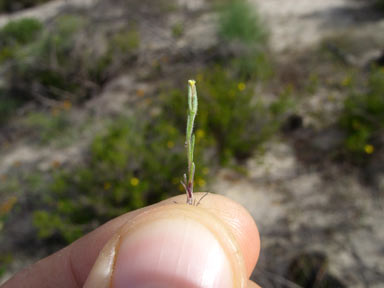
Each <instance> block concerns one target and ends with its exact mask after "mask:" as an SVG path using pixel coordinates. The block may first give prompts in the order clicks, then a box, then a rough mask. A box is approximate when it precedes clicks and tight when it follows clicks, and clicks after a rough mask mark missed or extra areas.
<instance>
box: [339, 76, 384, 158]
mask: <svg viewBox="0 0 384 288" xmlns="http://www.w3.org/2000/svg"><path fill="white" fill-rule="evenodd" d="M383 95H384V70H383V69H382V68H379V69H377V68H375V69H374V70H373V71H372V72H371V73H370V75H369V77H368V80H367V81H366V82H365V83H364V85H363V87H354V89H352V91H351V92H350V95H349V96H348V97H347V99H346V100H345V103H344V110H343V113H342V116H341V119H340V125H341V127H342V128H343V129H344V130H345V131H346V132H347V138H346V141H345V149H346V152H348V153H350V154H351V156H353V157H357V158H358V159H361V158H362V157H366V156H367V155H368V156H369V155H371V154H374V153H375V150H378V149H380V148H381V147H382V145H383V144H384V143H382V139H381V137H382V135H383V131H384V97H383ZM364 155H365V156H364Z"/></svg>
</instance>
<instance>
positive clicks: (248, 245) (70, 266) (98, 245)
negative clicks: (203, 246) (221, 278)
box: [2, 193, 260, 288]
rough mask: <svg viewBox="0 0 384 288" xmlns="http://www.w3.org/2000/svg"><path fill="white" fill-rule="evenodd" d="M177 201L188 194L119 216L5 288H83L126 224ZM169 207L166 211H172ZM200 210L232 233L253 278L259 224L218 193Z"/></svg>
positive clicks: (247, 271) (201, 205) (180, 200)
mask: <svg viewBox="0 0 384 288" xmlns="http://www.w3.org/2000/svg"><path fill="white" fill-rule="evenodd" d="M202 195H204V193H196V195H195V197H196V198H197V199H200V197H201V196H202ZM175 202H176V203H185V195H179V196H176V197H173V198H170V199H167V200H165V201H162V202H160V203H157V204H155V205H151V206H148V207H145V208H142V209H138V210H135V211H132V212H130V213H127V214H124V215H122V216H120V217H117V218H115V219H113V220H111V221H109V222H107V223H106V224H104V225H102V226H100V227H99V228H97V229H96V230H94V231H92V232H91V233H89V234H87V235H86V236H84V237H82V238H80V239H79V240H77V241H76V242H74V243H72V244H71V245H69V246H67V247H66V248H64V249H62V250H60V251H58V252H57V253H55V254H53V255H51V256H49V257H47V258H44V259H42V260H40V261H39V262H37V263H36V264H34V265H32V266H31V267H29V268H27V269H25V270H23V271H21V272H19V273H17V274H16V275H15V276H14V277H13V278H11V279H10V280H9V281H8V282H6V283H5V284H4V285H3V286H2V288H16V287H18V288H21V287H41V288H48V287H55V288H60V287H63V288H64V287H66V288H75V287H76V288H77V287H83V285H84V283H85V281H86V279H87V277H88V274H89V272H90V270H91V268H92V266H93V264H94V263H95V261H96V259H97V257H98V255H99V252H100V251H101V249H102V248H103V247H104V246H105V244H106V243H107V242H108V240H110V239H111V238H112V237H113V236H114V235H116V233H118V232H119V231H120V229H121V228H122V227H123V226H124V225H125V224H126V223H129V221H130V220H132V219H133V218H135V217H138V216H139V215H144V214H143V213H144V212H145V213H146V215H149V216H150V215H151V212H152V211H155V210H156V209H157V208H159V207H161V206H166V205H167V207H172V205H169V204H174V205H177V204H175ZM167 207H165V209H168V208H167ZM199 208H202V209H205V210H206V211H207V212H209V213H212V214H214V215H215V217H217V218H219V219H220V220H221V221H222V223H223V225H225V226H226V228H227V229H228V230H229V231H230V232H231V233H232V235H233V236H234V239H235V241H236V242H237V244H238V247H239V248H240V251H241V252H242V255H243V258H244V264H245V270H246V271H245V273H246V275H247V277H249V276H250V275H251V273H252V271H253V269H254V267H255V265H256V262H257V260H258V257H259V251H260V238H259V232H258V230H257V227H256V224H255V223H254V221H253V219H252V217H251V216H250V215H249V213H248V212H247V210H245V209H244V208H243V207H242V206H240V205H239V204H238V203H236V202H234V201H232V200H230V199H228V198H226V197H223V196H220V195H215V194H209V195H208V196H207V197H205V198H204V199H203V201H201V203H200V205H199ZM169 209H172V208H169ZM199 221H202V222H204V221H205V220H204V218H203V219H201V220H199ZM247 287H250V288H255V287H259V286H258V285H257V284H255V283H254V282H252V281H249V282H248V286H247Z"/></svg>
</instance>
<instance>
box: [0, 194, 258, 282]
mask: <svg viewBox="0 0 384 288" xmlns="http://www.w3.org/2000/svg"><path fill="white" fill-rule="evenodd" d="M202 195H203V194H201V193H196V199H199V198H200V197H201V196H202ZM174 202H176V203H184V202H185V195H180V196H176V197H173V198H170V199H167V200H165V201H162V202H160V203H157V204H155V205H152V206H148V207H145V208H142V209H139V210H136V211H132V212H130V213H127V214H124V215H122V216H120V217H118V218H115V219H113V220H111V221H109V222H108V223H106V224H104V225H102V226H101V227H99V228H98V229H96V230H94V231H93V232H91V233H89V234H87V235H86V236H84V237H83V238H81V239H79V240H77V241H76V242H74V243H72V244H71V245H69V246H68V247H66V248H64V249H62V250H60V251H58V252H57V253H55V254H53V255H51V256H49V257H47V258H45V259H43V260H40V261H39V262H37V263H36V264H34V265H32V266H31V267H29V268H26V269H25V270H23V271H21V272H19V273H17V274H16V275H15V276H14V277H13V278H11V279H10V280H9V281H7V282H6V283H5V284H4V285H3V286H2V288H16V287H17V288H21V287H29V288H35V287H39V288H45V287H46V288H48V287H49V288H50V287H55V288H60V287H63V288H64V287H65V288H75V287H76V288H77V287H84V288H109V287H116V288H120V287H133V288H141V287H146V288H154V287H156V288H158V287H167V288H170V287H183V288H188V287H191V288H200V287H209V288H214V287H220V288H226V287H248V288H255V287H259V286H257V285H256V284H255V283H254V282H252V281H249V280H248V278H249V276H250V274H251V272H252V270H253V269H254V266H255V265H256V262H257V259H258V256H259V250H260V239H259V233H258V230H257V227H256V224H255V223H254V221H253V219H252V217H251V216H250V215H249V214H248V212H247V211H246V210H245V209H244V208H243V207H242V206H240V205H239V204H237V203H235V202H233V201H231V200H229V199H227V198H225V197H223V196H220V195H215V194H209V195H208V196H207V197H205V198H204V200H203V201H201V203H200V204H199V206H198V207H196V206H191V205H186V204H175V203H174Z"/></svg>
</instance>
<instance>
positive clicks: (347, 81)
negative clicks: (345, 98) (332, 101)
mask: <svg viewBox="0 0 384 288" xmlns="http://www.w3.org/2000/svg"><path fill="white" fill-rule="evenodd" d="M351 82H352V79H351V77H349V76H346V77H345V78H344V79H343V81H341V86H343V87H347V86H350V85H351Z"/></svg>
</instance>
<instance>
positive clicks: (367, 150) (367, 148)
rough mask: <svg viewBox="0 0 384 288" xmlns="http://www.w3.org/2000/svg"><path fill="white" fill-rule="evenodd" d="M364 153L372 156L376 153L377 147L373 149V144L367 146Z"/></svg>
mask: <svg viewBox="0 0 384 288" xmlns="http://www.w3.org/2000/svg"><path fill="white" fill-rule="evenodd" d="M364 151H365V153H367V154H372V153H373V152H374V151H375V147H373V145H371V144H367V145H365V147H364Z"/></svg>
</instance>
